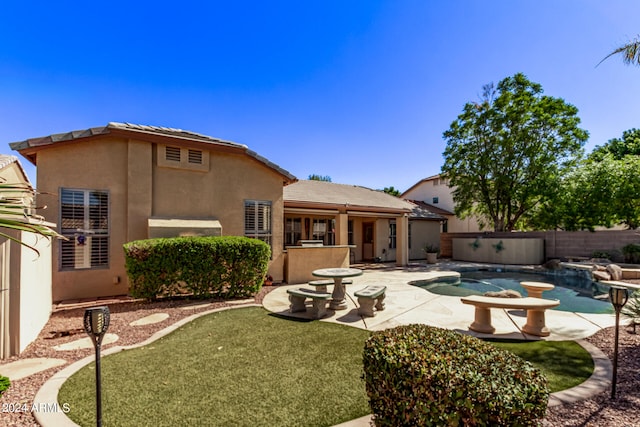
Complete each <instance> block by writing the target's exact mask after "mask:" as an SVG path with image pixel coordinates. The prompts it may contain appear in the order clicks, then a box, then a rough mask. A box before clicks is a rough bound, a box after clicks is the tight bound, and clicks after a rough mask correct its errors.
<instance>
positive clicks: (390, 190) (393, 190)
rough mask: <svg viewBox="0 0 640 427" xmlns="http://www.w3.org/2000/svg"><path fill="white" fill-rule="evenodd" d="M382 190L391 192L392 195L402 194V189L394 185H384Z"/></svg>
mask: <svg viewBox="0 0 640 427" xmlns="http://www.w3.org/2000/svg"><path fill="white" fill-rule="evenodd" d="M382 191H383V192H385V193H387V194H391V195H392V196H396V197H399V196H400V190H396V189H395V188H393V185H392V186H391V187H384V188H383V189H382Z"/></svg>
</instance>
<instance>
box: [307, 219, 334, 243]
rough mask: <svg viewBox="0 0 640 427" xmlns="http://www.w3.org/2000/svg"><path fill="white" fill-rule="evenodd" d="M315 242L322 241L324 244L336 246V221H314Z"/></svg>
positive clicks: (312, 236) (313, 237)
mask: <svg viewBox="0 0 640 427" xmlns="http://www.w3.org/2000/svg"><path fill="white" fill-rule="evenodd" d="M311 238H312V239H313V240H322V244H323V245H325V246H327V245H329V246H333V245H335V244H336V220H335V219H325V218H314V219H313V231H312V235H311Z"/></svg>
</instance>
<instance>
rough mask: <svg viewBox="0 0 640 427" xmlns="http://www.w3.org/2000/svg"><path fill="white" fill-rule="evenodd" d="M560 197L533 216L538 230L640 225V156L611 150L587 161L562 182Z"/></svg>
mask: <svg viewBox="0 0 640 427" xmlns="http://www.w3.org/2000/svg"><path fill="white" fill-rule="evenodd" d="M558 188H559V189H560V191H559V192H558V194H559V195H558V197H557V198H555V199H554V200H553V202H552V203H546V204H544V205H541V206H539V207H537V208H536V210H535V212H534V214H533V215H531V217H530V221H531V223H530V224H529V225H532V226H533V227H534V228H537V229H556V228H559V229H563V230H567V231H576V230H590V231H593V230H594V229H595V227H596V226H603V227H611V226H613V225H617V224H624V225H626V226H627V227H628V228H631V229H637V228H639V227H640V197H638V195H639V194H640V156H635V155H626V156H624V157H623V158H622V159H619V160H618V159H616V158H615V156H614V155H613V154H611V153H609V154H607V155H605V156H604V157H601V158H600V160H599V161H586V162H584V163H583V164H582V165H581V166H580V167H577V168H575V169H574V170H573V171H571V172H570V173H568V174H567V175H565V176H564V177H563V178H562V180H561V181H560V182H559V183H558Z"/></svg>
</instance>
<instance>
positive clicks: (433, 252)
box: [423, 243, 440, 264]
mask: <svg viewBox="0 0 640 427" xmlns="http://www.w3.org/2000/svg"><path fill="white" fill-rule="evenodd" d="M423 250H424V252H425V253H426V254H427V263H428V264H435V263H436V260H437V259H438V254H439V253H440V248H439V247H438V246H437V245H434V244H431V243H429V244H427V245H425V246H424V249H423Z"/></svg>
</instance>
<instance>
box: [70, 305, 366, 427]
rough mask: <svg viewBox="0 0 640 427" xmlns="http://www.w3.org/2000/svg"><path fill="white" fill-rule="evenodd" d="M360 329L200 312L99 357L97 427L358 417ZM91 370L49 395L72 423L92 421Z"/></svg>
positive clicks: (322, 422) (246, 312)
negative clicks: (148, 340) (140, 343)
mask: <svg viewBox="0 0 640 427" xmlns="http://www.w3.org/2000/svg"><path fill="white" fill-rule="evenodd" d="M368 335H369V333H368V332H367V331H364V330H361V329H357V328H351V327H344V326H340V325H337V324H332V323H325V322H296V321H292V320H286V319H282V318H278V317H275V316H270V315H268V314H267V312H266V311H265V310H264V309H262V308H259V307H256V308H243V309H233V310H226V311H222V312H218V313H214V314H210V315H206V316H203V317H200V318H198V319H196V320H194V321H193V322H190V323H189V324H187V325H185V326H183V327H182V328H180V329H178V330H177V331H175V332H174V333H171V334H169V335H167V336H166V337H164V338H162V339H160V340H158V341H155V342H154V343H152V344H150V345H148V346H145V347H142V348H139V349H134V350H126V351H123V352H120V353H117V354H114V355H110V356H107V357H104V358H103V359H102V361H101V365H102V369H101V371H102V413H103V420H104V425H113V426H115V425H117V426H142V425H154V426H178V425H183V426H187V425H228V426H328V425H334V424H338V423H340V422H343V421H347V420H351V419H354V418H358V417H361V416H364V415H366V414H368V413H369V407H368V403H367V397H366V392H365V388H364V382H363V381H362V379H361V375H362V351H363V348H364V342H365V340H366V338H367V337H368ZM94 369H95V367H94V364H93V363H92V364H91V365H89V366H87V367H85V368H83V369H81V370H80V371H79V372H78V373H77V374H75V375H73V376H72V377H71V378H70V379H69V380H68V381H66V382H65V383H64V385H63V387H62V389H61V390H60V394H59V396H58V401H59V402H68V403H69V405H70V407H71V412H70V413H69V414H68V416H69V417H70V418H71V419H72V420H73V421H75V422H76V423H78V424H80V425H87V426H89V425H95V370H94Z"/></svg>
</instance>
